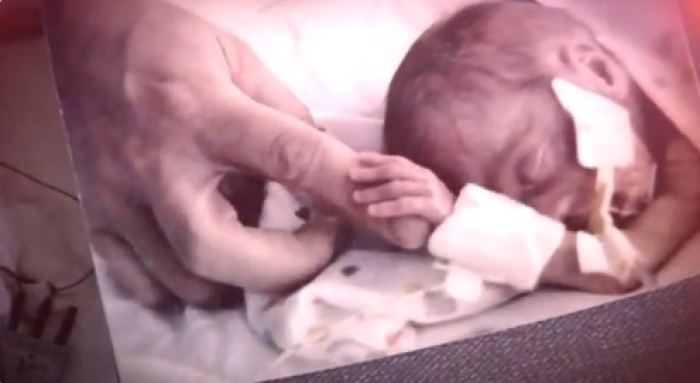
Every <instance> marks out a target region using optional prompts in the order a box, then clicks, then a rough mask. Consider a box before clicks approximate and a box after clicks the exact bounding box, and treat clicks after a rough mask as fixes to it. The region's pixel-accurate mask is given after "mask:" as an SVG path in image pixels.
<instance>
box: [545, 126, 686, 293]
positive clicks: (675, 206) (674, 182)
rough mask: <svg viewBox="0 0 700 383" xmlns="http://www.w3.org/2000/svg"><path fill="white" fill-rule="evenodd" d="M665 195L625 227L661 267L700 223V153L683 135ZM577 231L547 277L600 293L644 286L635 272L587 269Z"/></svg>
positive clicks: (673, 151)
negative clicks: (614, 273)
mask: <svg viewBox="0 0 700 383" xmlns="http://www.w3.org/2000/svg"><path fill="white" fill-rule="evenodd" d="M660 170H661V172H662V174H661V177H660V180H661V182H662V184H661V185H660V188H661V192H660V195H659V196H658V197H657V198H656V199H654V200H653V201H652V203H651V204H650V205H649V207H648V208H647V209H646V210H645V211H644V213H643V214H642V215H641V216H640V217H639V218H638V219H637V220H636V221H635V222H633V223H632V225H630V227H629V228H627V229H625V230H624V231H623V233H624V235H625V236H626V237H627V238H628V240H629V241H630V243H631V244H632V245H633V246H634V247H635V248H636V249H637V250H638V251H639V255H640V257H641V258H640V259H639V261H640V263H641V266H643V267H644V268H645V269H647V270H648V271H650V272H656V271H657V270H658V269H659V268H660V267H661V266H662V265H663V264H664V263H665V262H666V261H667V260H668V259H669V258H670V257H671V256H672V255H673V253H674V252H675V251H677V250H678V249H679V248H680V247H681V246H682V245H683V244H684V243H685V242H686V241H687V240H688V239H689V238H690V236H691V235H692V234H693V233H695V232H696V231H697V229H698V226H699V224H700V155H699V154H698V152H697V151H696V150H695V148H693V146H692V145H691V143H690V142H689V141H688V140H687V139H685V138H684V137H680V136H678V138H675V139H673V141H671V142H670V144H669V145H668V148H667V149H666V154H665V161H664V162H663V163H662V164H661V169H660ZM578 259H579V256H578V253H577V250H576V240H575V233H567V234H566V236H565V239H564V241H563V243H562V245H561V246H560V247H559V249H558V250H557V251H556V253H555V254H554V256H553V257H552V258H551V260H550V263H549V264H548V265H547V268H546V269H545V271H544V273H543V275H542V278H541V282H542V283H543V284H552V285H558V286H566V287H572V288H577V289H580V290H585V291H592V292H599V293H624V292H627V291H630V290H632V289H634V288H636V287H639V285H640V280H639V278H638V275H637V274H635V273H629V274H627V275H623V276H617V277H612V276H609V275H604V274H587V273H583V272H582V271H581V268H580V265H579V261H578Z"/></svg>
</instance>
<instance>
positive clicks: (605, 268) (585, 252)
mask: <svg viewBox="0 0 700 383" xmlns="http://www.w3.org/2000/svg"><path fill="white" fill-rule="evenodd" d="M576 254H577V255H578V264H579V268H580V270H581V272H582V273H584V274H605V275H614V274H615V272H614V269H613V265H612V263H611V262H610V259H609V258H608V256H607V253H606V251H605V246H603V243H602V242H601V241H600V240H599V239H598V237H596V236H594V235H592V234H590V233H586V232H578V233H576Z"/></svg>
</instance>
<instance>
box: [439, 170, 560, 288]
mask: <svg viewBox="0 0 700 383" xmlns="http://www.w3.org/2000/svg"><path fill="white" fill-rule="evenodd" d="M565 233H566V229H565V227H564V225H563V224H562V223H561V222H558V221H555V220H553V219H550V218H549V217H546V216H544V215H542V214H539V213H538V212H537V211H535V210H534V209H532V208H530V207H528V206H526V205H523V204H521V203H519V202H517V201H514V200H512V199H510V198H508V197H506V196H503V195H500V194H498V193H494V192H491V191H489V190H486V189H484V188H482V187H480V186H477V185H472V184H470V185H467V186H465V187H464V188H463V189H462V191H461V193H460V195H459V198H458V200H457V203H456V204H455V208H454V210H453V213H452V215H450V216H449V217H448V218H447V219H446V220H445V221H444V222H443V223H442V224H440V225H439V226H438V227H437V228H436V229H435V231H434V232H433V234H432V235H431V237H430V238H429V240H428V250H429V251H430V253H431V254H433V255H434V256H436V257H438V258H443V259H446V260H447V261H450V262H454V263H455V264H457V265H460V266H462V267H464V268H466V269H468V270H470V271H472V272H474V273H476V274H478V275H479V276H480V277H482V278H483V279H484V280H485V281H488V282H493V283H499V284H506V285H510V286H512V287H513V288H515V289H517V290H521V291H529V290H532V289H534V288H535V287H536V285H537V282H538V280H539V278H540V275H541V274H542V272H543V270H544V268H545V266H546V265H547V263H548V261H549V259H550V258H551V257H552V255H553V254H554V252H555V251H556V249H557V247H559V245H560V244H561V242H562V240H563V238H564V234H565Z"/></svg>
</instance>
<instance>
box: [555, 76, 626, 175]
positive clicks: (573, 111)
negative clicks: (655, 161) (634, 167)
mask: <svg viewBox="0 0 700 383" xmlns="http://www.w3.org/2000/svg"><path fill="white" fill-rule="evenodd" d="M552 89H553V90H554V94H555V95H556V97H557V99H558V100H559V103H560V104H561V106H562V107H563V108H564V109H565V110H566V111H567V112H568V113H569V114H570V115H571V117H572V118H573V120H574V128H575V129H576V152H577V155H578V161H579V163H580V164H581V166H583V167H586V168H588V169H596V168H599V167H603V166H613V167H625V166H629V165H631V164H632V163H633V162H634V130H633V129H632V122H631V119H630V114H629V112H628V111H627V109H626V108H624V107H623V106H622V105H620V104H618V103H616V102H614V101H612V100H610V99H608V98H606V97H603V96H601V95H599V94H597V93H594V92H591V91H589V90H586V89H583V88H581V87H579V86H578V85H575V84H573V83H571V82H569V81H566V80H564V79H561V78H555V79H554V80H552Z"/></svg>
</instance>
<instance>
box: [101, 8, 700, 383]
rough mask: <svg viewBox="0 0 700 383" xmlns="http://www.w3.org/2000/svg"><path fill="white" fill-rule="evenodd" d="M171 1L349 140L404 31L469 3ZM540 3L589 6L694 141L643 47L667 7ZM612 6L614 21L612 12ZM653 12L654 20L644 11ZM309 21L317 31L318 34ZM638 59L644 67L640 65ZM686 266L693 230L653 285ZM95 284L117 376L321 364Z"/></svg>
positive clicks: (246, 373)
mask: <svg viewBox="0 0 700 383" xmlns="http://www.w3.org/2000/svg"><path fill="white" fill-rule="evenodd" d="M171 1H173V2H176V3H179V4H181V5H183V6H185V7H187V8H190V9H192V10H193V11H195V12H197V13H199V14H201V15H203V16H204V17H205V18H207V19H209V20H212V22H214V23H216V24H218V25H220V26H222V27H223V28H225V29H227V30H230V31H235V32H237V33H238V34H240V35H241V36H242V37H243V38H244V39H246V40H248V41H249V42H250V43H251V45H253V48H254V49H255V50H256V51H257V52H258V54H259V55H260V56H261V57H262V58H263V60H264V61H265V62H266V63H267V64H268V65H269V66H270V67H271V68H272V70H273V71H275V72H276V73H277V74H278V75H279V76H280V77H281V78H282V79H283V80H284V81H285V82H286V83H287V84H288V85H289V86H290V87H291V88H292V90H293V91H295V92H296V93H297V95H299V97H300V98H301V99H302V101H304V102H305V103H306V104H307V105H308V106H309V107H310V109H311V111H312V113H313V114H314V116H315V117H316V119H317V120H319V123H321V124H323V125H326V127H327V128H328V129H329V130H330V131H331V132H332V133H333V134H335V135H336V136H338V137H339V138H341V139H342V140H344V141H346V142H348V143H350V144H351V145H352V146H353V147H356V148H358V149H372V148H377V147H378V145H379V142H380V138H381V132H380V129H379V127H380V126H381V114H382V101H383V97H384V92H385V90H386V86H387V84H388V82H389V80H390V78H391V74H392V72H393V70H394V69H395V67H396V65H397V64H398V62H399V61H400V59H401V57H402V55H403V53H404V52H405V50H406V49H407V48H408V46H409V45H410V43H411V41H412V40H413V39H414V38H415V36H417V35H418V34H419V33H420V32H421V31H422V29H423V28H425V27H426V26H427V25H428V24H429V23H430V22H431V21H432V20H434V19H435V18H437V17H439V16H441V15H444V14H445V12H448V11H449V10H450V9H453V8H454V7H456V6H458V5H459V4H460V3H461V4H464V3H467V2H473V0H441V1H434V0H416V1H408V0H406V1H400V0H376V1H371V0H338V1H333V2H330V1H328V2H320V1H313V0H286V1H284V0H282V1H279V0H277V1H251V0H245V1H241V0H239V1H234V0H228V1H226V0H206V1H203V0H199V1H197V0H171ZM543 3H546V4H548V5H555V6H557V5H567V6H569V5H572V6H573V7H574V8H572V9H573V10H575V11H576V14H577V15H579V16H581V17H582V18H590V16H591V15H595V17H596V19H595V20H596V24H595V25H594V27H595V28H596V29H597V30H598V31H599V32H600V34H601V36H602V37H601V38H602V39H604V40H606V41H607V42H608V44H609V45H610V46H613V47H614V50H616V51H620V52H621V53H623V54H625V55H626V56H625V61H626V62H627V64H628V65H632V66H633V68H632V69H631V71H632V72H633V73H634V74H635V75H636V77H637V80H638V81H639V82H640V83H641V85H642V87H643V88H645V90H646V91H647V93H649V94H650V96H651V97H652V99H654V101H655V102H656V103H657V104H659V105H660V106H661V107H662V108H663V109H664V110H665V111H667V112H668V113H669V114H670V115H671V118H672V120H673V121H674V122H676V124H678V125H679V127H680V128H681V130H682V131H683V132H685V133H686V134H687V135H688V136H689V137H691V138H692V139H693V141H694V142H695V144H696V146H700V139H698V140H695V139H694V138H695V137H696V136H697V137H699V138H700V129H698V127H700V117H698V114H697V113H694V112H695V109H694V108H695V107H696V106H697V105H698V103H697V95H696V93H694V92H695V89H694V88H693V86H692V83H690V82H689V81H688V82H684V80H683V79H682V78H679V77H678V76H675V77H674V76H672V75H667V74H663V73H670V72H671V69H672V68H674V67H677V65H678V64H677V63H675V64H673V65H671V62H670V61H663V59H669V57H667V56H666V57H661V56H660V55H659V54H657V53H654V52H658V49H657V47H658V45H659V44H660V42H661V41H663V38H664V36H666V33H667V32H668V31H669V30H671V29H673V25H674V24H676V23H675V22H674V20H673V19H672V18H670V17H667V18H663V17H660V15H662V14H663V13H664V12H668V10H667V9H668V7H666V6H665V4H668V3H667V1H666V0H619V1H616V2H611V1H609V0H589V1H587V2H582V1H577V0H546V1H543ZM640 3H644V6H646V5H647V4H648V5H649V8H648V9H649V12H647V13H644V10H645V9H646V8H645V7H644V6H642V5H641V4H640ZM654 4H655V6H654ZM630 7H634V10H635V13H634V19H635V20H637V22H630V23H629V25H628V26H627V27H626V29H625V30H624V31H623V32H622V33H617V34H613V33H608V32H609V29H608V27H609V26H611V25H615V24H616V26H619V24H620V22H619V20H620V19H619V18H620V17H623V16H622V14H626V13H629V14H631V13H630V12H625V10H623V9H622V8H630ZM665 9H666V10H665ZM613 15H614V17H615V18H616V19H614V20H613V19H611V17H612V16H613ZM652 15H653V16H655V17H656V19H651V17H652ZM628 17H632V16H628ZM618 30H619V29H618ZM319 31H322V33H317V32H319ZM642 32H644V33H643V34H642ZM338 46H342V47H345V48H346V49H345V50H344V51H341V52H339V53H337V51H334V54H333V55H327V54H325V52H328V51H329V50H331V49H335V48H337V47H338ZM357 52H363V53H364V55H362V56H360V55H359V54H358V53H357ZM368 52H369V53H368ZM671 59H673V58H672V57H671ZM649 67H651V68H652V69H651V70H650V69H646V68H649ZM659 68H660V69H659ZM674 73H675V72H674ZM659 77H665V78H664V79H663V80H664V81H665V82H666V83H667V84H673V86H669V87H666V88H661V87H658V86H656V85H655V84H657V83H659V81H658V80H659ZM676 84H681V85H679V86H675V85H676ZM693 128H695V129H696V130H693ZM98 265H99V264H98ZM695 270H700V235H698V236H696V237H695V238H694V239H693V240H691V241H690V242H689V243H688V244H687V246H686V247H685V248H684V249H683V250H682V251H680V252H679V254H678V255H677V256H676V257H675V258H674V260H673V261H672V262H671V263H669V264H668V265H667V266H666V268H665V269H664V270H663V271H662V272H661V275H660V283H661V284H662V285H664V284H669V283H672V282H674V281H677V280H679V279H682V278H685V277H687V276H690V275H693V274H694V273H695V272H694V271H695ZM101 287H102V292H103V296H104V302H105V306H106V311H107V317H108V321H109V324H110V328H111V334H112V339H113V341H114V346H115V352H116V355H117V363H118V365H119V367H120V372H121V375H122V379H123V381H124V382H127V383H131V382H134V383H149V382H166V381H170V382H204V383H207V382H212V383H213V382H236V383H238V382H248V381H254V380H260V379H263V378H270V377H275V376H285V375H290V374H296V373H301V372H305V371H310V370H316V369H320V368H323V367H325V366H323V365H319V364H313V363H309V362H303V361H300V360H293V359H292V360H288V361H287V362H286V363H283V364H281V365H279V366H276V368H271V367H270V363H271V362H272V361H273V360H274V359H275V358H276V357H277V356H278V354H277V353H276V352H275V351H274V350H273V349H272V348H270V347H268V346H267V345H266V344H264V343H263V342H262V341H261V340H260V339H259V338H256V337H255V336H254V335H253V334H252V333H251V331H250V330H249V328H248V326H247V324H246V323H245V320H244V315H243V313H242V312H240V311H235V312H225V313H217V314H207V313H203V312H198V311H196V310H188V311H187V312H186V313H185V315H184V317H183V318H181V320H179V321H177V322H166V321H164V320H162V319H160V318H158V317H156V316H154V315H153V314H151V313H150V312H148V311H146V310H143V309H141V308H139V307H138V306H136V305H135V304H133V303H131V302H129V301H125V300H122V299H120V298H119V297H117V296H116V295H114V294H113V292H112V290H111V286H109V284H108V283H107V282H106V279H105V278H101ZM613 299H614V298H613V297H611V296H600V295H592V294H584V293H577V292H562V291H542V292H538V293H535V294H531V295H529V296H527V297H523V298H520V299H517V300H515V301H512V302H510V303H507V304H505V305H502V306H500V307H497V308H495V309H492V310H490V311H487V312H484V313H482V314H479V315H477V316H475V317H472V318H470V319H468V320H462V321H457V322H454V323H451V324H447V325H441V326H438V327H436V328H426V329H423V330H421V331H420V332H419V334H418V341H419V344H420V345H421V346H425V347H427V346H432V345H436V344H440V343H444V342H447V341H453V340H458V339H462V338H465V337H469V336H474V335H478V334H482V333H486V332H492V331H495V330H499V329H505V328H509V327H513V326H516V325H520V324H525V323H530V322H533V321H537V320H542V319H546V318H549V317H553V316H558V315H562V314H566V313H570V312H573V311H578V310H581V309H584V308H587V307H592V306H596V305H599V304H602V303H606V302H609V301H611V300H613Z"/></svg>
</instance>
